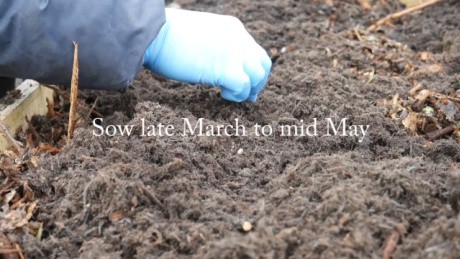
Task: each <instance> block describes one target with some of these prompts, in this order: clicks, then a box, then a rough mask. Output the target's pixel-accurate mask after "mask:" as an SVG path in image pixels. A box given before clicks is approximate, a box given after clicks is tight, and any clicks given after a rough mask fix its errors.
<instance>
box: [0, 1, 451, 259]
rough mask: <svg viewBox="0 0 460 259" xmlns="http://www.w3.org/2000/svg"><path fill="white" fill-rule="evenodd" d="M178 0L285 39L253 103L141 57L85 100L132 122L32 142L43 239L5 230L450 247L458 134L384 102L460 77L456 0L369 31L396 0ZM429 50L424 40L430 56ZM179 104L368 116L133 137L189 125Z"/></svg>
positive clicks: (292, 246) (371, 253)
mask: <svg viewBox="0 0 460 259" xmlns="http://www.w3.org/2000/svg"><path fill="white" fill-rule="evenodd" d="M176 2H177V3H179V4H181V6H182V7H183V8H184V9H193V10H203V11H210V12H216V13H225V14H231V15H235V16H237V17H238V18H240V19H241V20H242V21H243V22H244V23H245V25H246V27H247V29H248V30H249V31H250V32H251V34H252V35H254V37H255V38H256V40H257V41H258V42H260V43H261V45H262V46H263V47H264V48H265V49H267V51H268V50H269V49H273V48H276V49H277V50H279V51H280V52H281V49H282V48H283V47H286V49H287V51H285V52H283V53H282V54H279V53H278V54H277V55H278V56H276V57H275V56H274V57H273V59H274V60H275V62H274V65H273V70H272V73H271V77H270V80H269V83H268V85H267V87H266V89H265V90H264V92H263V93H262V95H261V97H260V98H259V100H258V102H257V103H255V104H252V103H243V104H238V103H231V102H227V101H225V100H222V99H221V98H220V96H219V90H218V89H215V88H209V87H205V86H190V85H187V84H182V83H178V82H173V81H169V80H166V79H163V78H160V77H157V76H155V75H153V74H151V73H150V72H147V71H143V72H142V73H141V74H140V75H139V77H138V79H137V80H136V82H135V84H134V86H133V87H131V88H129V89H128V91H127V92H126V93H118V92H115V93H106V92H91V91H86V92H83V93H81V98H86V100H87V102H88V104H89V106H91V105H92V103H93V102H94V100H95V97H96V96H98V102H97V105H96V108H95V109H96V110H97V111H98V112H100V113H102V115H104V117H103V120H104V121H103V123H102V125H105V126H106V125H109V124H120V125H126V124H132V125H136V127H135V130H134V133H133V134H132V135H131V136H129V137H128V136H113V137H109V136H95V135H94V134H93V130H96V128H95V127H93V126H92V125H91V124H90V120H88V121H87V122H86V123H85V124H83V125H82V126H81V127H80V128H77V130H76V132H75V138H74V139H73V140H72V141H71V143H69V144H67V145H66V146H64V148H63V149H62V150H61V151H60V152H59V153H58V154H57V155H51V154H44V155H41V156H40V157H39V159H38V166H37V167H32V166H31V167H30V168H29V169H27V170H25V171H24V172H21V173H20V177H21V179H23V180H27V182H28V184H29V186H30V188H31V189H32V190H33V191H34V193H35V198H37V199H39V202H38V204H37V209H36V210H35V213H34V214H33V218H32V220H34V221H35V222H42V223H43V234H42V239H41V241H37V240H36V239H35V237H34V236H33V235H31V234H29V232H27V231H24V229H22V228H19V229H16V230H10V231H7V232H6V233H5V234H6V235H7V236H8V238H9V239H10V241H11V242H14V243H18V244H20V246H21V248H22V250H23V251H24V253H25V255H26V256H27V257H29V258H68V257H71V258H72V257H79V256H80V257H81V258H132V257H134V258H157V257H161V258H176V257H196V258H288V257H293V258H334V257H352V258H356V257H359V258H363V257H364V258H370V257H372V258H379V257H382V256H383V255H384V250H385V249H387V250H390V252H391V251H392V249H391V247H389V245H387V244H388V239H389V238H390V237H392V238H393V239H392V240H395V246H394V248H395V250H394V252H393V253H392V255H393V256H394V258H424V257H428V258H458V256H459V255H460V219H459V217H458V216H457V212H458V210H459V209H460V207H459V206H460V203H459V196H460V180H459V177H458V174H459V168H458V163H459V162H460V146H459V144H458V143H457V142H456V140H455V138H454V137H453V136H445V137H443V138H441V139H440V140H437V141H433V142H430V141H427V140H426V139H424V138H423V137H422V136H417V135H413V134H411V133H409V132H408V131H407V130H406V129H405V128H404V126H403V125H402V123H401V121H400V120H395V119H391V118H389V117H388V116H387V113H388V107H387V106H385V105H381V104H380V103H381V102H379V100H382V99H388V100H389V99H391V98H392V96H394V95H396V94H398V95H399V96H401V97H404V96H408V91H409V90H410V89H411V88H412V87H413V86H414V85H415V84H417V83H421V84H422V85H423V88H425V89H429V90H430V91H435V92H438V93H442V94H446V95H450V94H452V93H453V92H455V91H456V90H458V88H459V87H460V81H459V74H458V72H459V64H460V60H459V58H460V52H459V49H460V47H459V44H460V41H459V37H460V36H459V31H460V17H459V15H460V14H459V10H460V2H459V1H456V0H446V1H444V2H442V3H439V4H436V5H434V6H432V7H429V8H426V9H424V10H423V11H421V12H416V13H414V14H412V15H408V16H405V17H403V18H402V19H401V20H398V21H394V22H393V25H394V28H389V27H382V28H381V29H380V30H378V31H375V32H373V33H367V32H365V29H366V28H367V27H368V26H369V25H371V24H372V23H374V22H375V21H377V20H378V19H380V18H383V17H385V16H386V15H388V14H390V13H393V12H395V11H398V10H401V9H403V6H402V5H401V4H399V3H398V2H397V1H389V0H387V1H378V0H375V1H370V2H371V9H369V10H363V9H362V7H361V6H360V5H359V4H358V1H353V0H346V1H333V2H334V3H335V6H333V7H330V6H328V5H326V4H325V2H324V1H308V3H306V2H305V1H296V0H276V1H250V0H238V1H221V0H207V1H198V0H182V1H176ZM354 28H355V30H353V29H354ZM360 38H361V39H360ZM422 51H428V52H430V53H432V55H431V56H430V58H429V59H428V60H425V59H421V58H420V55H419V52H422ZM272 54H273V53H272ZM433 65H441V66H442V69H441V70H431V69H429V68H430V67H431V68H432V66H433ZM427 68H428V69H427ZM182 118H187V119H189V120H190V121H191V122H196V121H197V120H198V119H199V118H204V119H205V120H204V122H205V124H206V125H219V124H229V123H230V124H234V120H235V119H236V118H238V119H239V122H240V123H241V124H243V125H245V126H246V127H247V128H248V129H250V128H251V126H253V125H255V124H256V123H257V124H260V125H271V126H272V127H273V128H274V129H277V126H279V125H286V124H300V123H301V120H303V121H304V122H305V123H310V122H312V120H313V119H314V118H317V119H318V121H319V122H318V124H319V125H323V126H324V120H325V119H326V118H332V119H334V120H335V121H339V120H340V119H341V118H348V123H351V124H355V125H370V128H369V130H368V134H367V135H366V137H364V139H363V141H361V142H360V141H359V138H357V137H349V136H323V137H308V136H304V137H292V136H291V137H286V136H280V132H279V131H278V130H275V132H274V133H273V135H272V136H269V137H263V136H256V135H255V134H253V133H252V132H249V134H248V136H245V137H225V136H220V137H199V136H182V135H181V134H174V136H151V137H142V136H140V134H141V132H140V125H141V119H145V121H146V122H148V123H149V124H158V123H162V124H170V125H174V126H175V128H176V129H182V127H183V122H182ZM2 177H3V178H4V177H7V176H5V175H2ZM244 222H249V223H250V224H251V229H250V231H245V230H244V229H243V227H242V226H243V223H244ZM245 227H248V226H247V224H246V226H245ZM246 230H248V229H246ZM395 237H396V238H395Z"/></svg>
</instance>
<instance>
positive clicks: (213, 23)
mask: <svg viewBox="0 0 460 259" xmlns="http://www.w3.org/2000/svg"><path fill="white" fill-rule="evenodd" d="M271 65H272V63H271V60H270V58H269V57H268V55H267V53H266V52H265V50H264V49H263V48H262V47H261V46H259V44H257V43H256V42H255V40H254V39H253V38H252V37H251V35H249V33H248V32H247V31H246V29H245V28H244V26H243V24H242V23H241V22H240V21H239V20H238V19H237V18H235V17H232V16H226V15H217V14H211V13H204V12H195V11H186V10H179V9H171V8H166V23H165V24H164V25H163V27H162V29H161V30H160V32H159V34H158V36H157V38H156V39H155V40H154V41H153V42H152V43H151V44H150V46H149V48H148V49H147V52H146V53H145V57H144V66H145V67H147V68H148V69H150V70H152V71H153V72H155V73H158V74H161V75H163V76H165V77H168V78H170V79H174V80H178V81H183V82H187V83H192V84H207V85H212V86H219V87H221V88H222V91H221V93H222V97H223V98H225V99H227V100H230V101H235V102H243V101H251V102H255V101H256V99H257V95H258V94H259V93H260V91H261V90H262V89H263V87H264V85H265V83H266V82H267V79H268V75H269V73H270V68H271Z"/></svg>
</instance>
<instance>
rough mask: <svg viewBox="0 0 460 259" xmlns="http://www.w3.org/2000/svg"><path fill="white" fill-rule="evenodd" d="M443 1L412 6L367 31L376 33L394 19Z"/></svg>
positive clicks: (373, 25) (433, 0)
mask: <svg viewBox="0 0 460 259" xmlns="http://www.w3.org/2000/svg"><path fill="white" fill-rule="evenodd" d="M441 1H443V0H430V1H427V2H424V3H420V4H418V5H415V6H412V7H410V8H406V9H404V10H402V11H400V12H397V13H393V14H390V15H388V16H386V17H385V18H383V19H380V20H379V21H377V22H376V23H374V24H372V25H371V26H370V27H369V28H368V29H367V30H368V31H375V30H376V29H378V28H379V27H380V26H382V25H384V24H387V23H388V22H390V21H391V20H393V19H399V18H401V17H403V16H404V15H407V14H410V13H413V12H415V11H418V10H421V9H423V8H425V7H428V6H431V5H434V4H436V3H438V2H441Z"/></svg>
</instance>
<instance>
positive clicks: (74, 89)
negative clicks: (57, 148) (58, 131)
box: [67, 42, 78, 141]
mask: <svg viewBox="0 0 460 259" xmlns="http://www.w3.org/2000/svg"><path fill="white" fill-rule="evenodd" d="M73 45H74V52H73V68H72V81H71V82H70V111H69V128H68V130H67V141H70V140H71V139H72V138H73V131H74V128H75V117H76V113H77V95H78V43H77V42H74V43H73Z"/></svg>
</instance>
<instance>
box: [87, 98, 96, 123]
mask: <svg viewBox="0 0 460 259" xmlns="http://www.w3.org/2000/svg"><path fill="white" fill-rule="evenodd" d="M98 100H99V96H97V97H96V100H94V103H93V106H91V109H90V110H89V113H88V118H89V117H90V116H91V114H92V113H93V111H94V108H96V104H97V101H98Z"/></svg>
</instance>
